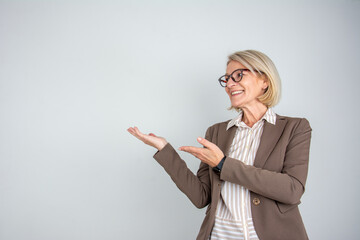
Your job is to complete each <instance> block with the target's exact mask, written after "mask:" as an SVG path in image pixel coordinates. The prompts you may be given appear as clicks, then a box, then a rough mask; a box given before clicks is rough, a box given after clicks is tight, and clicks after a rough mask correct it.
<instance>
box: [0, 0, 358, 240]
mask: <svg viewBox="0 0 360 240" xmlns="http://www.w3.org/2000/svg"><path fill="white" fill-rule="evenodd" d="M359 24H360V1H238V0H237V1H205V0H203V1H190V0H189V1H165V0H164V1H160V0H158V1H130V0H129V1H77V0H75V1H55V0H54V1H3V0H1V1H0V239H1V240H47V239H52V240H56V239H74V240H75V239H88V240H91V239H109V240H110V239H179V240H180V239H181V240H182V239H195V237H196V235H197V233H198V230H199V228H200V225H201V222H202V220H203V218H204V216H205V213H204V209H203V210H198V209H197V208H196V207H194V206H193V205H192V204H191V203H190V201H189V200H188V199H187V198H186V196H185V195H183V194H182V193H181V192H180V191H179V190H178V189H177V188H176V186H175V184H174V183H173V182H172V181H171V179H170V178H169V176H168V175H167V174H166V173H165V172H164V170H163V169H162V168H161V167H160V165H158V164H157V162H156V161H155V160H154V159H153V158H152V156H153V154H154V153H155V152H156V151H155V149H153V148H151V147H148V146H145V145H144V144H142V143H141V142H139V141H138V140H137V139H136V138H134V137H133V136H131V135H130V134H129V133H128V132H127V131H126V129H127V128H128V127H130V126H138V127H139V128H140V130H142V131H144V132H154V133H156V134H157V135H160V136H164V137H166V139H167V140H168V141H169V142H171V144H172V145H173V146H175V147H179V146H182V145H195V146H199V145H198V144H197V143H196V138H197V137H198V136H204V134H205V131H206V129H207V128H208V127H209V126H211V125H212V124H214V123H216V122H220V121H225V120H228V119H230V118H233V117H235V116H236V112H234V111H228V110H227V107H229V105H230V102H229V99H228V97H227V95H226V94H225V91H224V89H222V88H221V87H220V85H219V83H218V82H217V79H218V77H219V76H220V75H223V74H224V72H225V66H226V60H227V55H229V54H231V53H232V52H234V51H238V50H244V49H257V50H260V51H262V52H264V53H266V54H267V55H268V56H269V57H270V58H271V59H272V60H273V61H274V63H275V65H276V66H277V68H278V71H279V73H280V76H281V78H282V99H281V101H280V103H279V105H277V106H276V107H275V108H274V110H275V112H276V113H278V114H280V115H287V116H294V117H306V118H307V119H308V120H309V121H310V124H311V126H312V128H313V135H312V143H311V154H310V168H309V176H308V181H307V188H306V192H305V194H304V196H303V198H302V204H301V205H300V209H301V212H302V216H303V220H304V223H305V226H306V228H307V231H308V235H309V237H310V239H327V240H329V239H356V238H358V237H359V235H360V230H359V227H358V226H359V224H360V221H359V220H360V217H359V216H360V208H359V204H358V200H359V198H360V184H359V180H358V178H359V177H358V176H359V174H358V171H359V167H360V163H359V162H360V161H359V160H360V159H359V157H358V152H357V150H358V149H359V147H360V138H359V134H360V127H359V123H358V122H359V109H358V102H359V100H360V97H359V94H358V90H359V88H360V83H359V82H360V77H359V71H358V70H359V63H360V48H359V43H360V27H359ZM180 154H181V156H183V158H184V159H185V161H186V162H187V164H188V166H189V168H190V169H192V170H193V171H196V170H197V167H198V165H199V160H198V159H196V158H194V157H192V156H191V155H188V154H185V153H180Z"/></svg>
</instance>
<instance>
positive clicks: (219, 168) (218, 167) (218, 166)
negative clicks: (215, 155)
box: [213, 155, 226, 173]
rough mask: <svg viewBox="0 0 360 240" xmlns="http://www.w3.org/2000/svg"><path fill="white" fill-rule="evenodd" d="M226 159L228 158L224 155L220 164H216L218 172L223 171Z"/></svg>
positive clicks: (215, 169) (215, 168)
mask: <svg viewBox="0 0 360 240" xmlns="http://www.w3.org/2000/svg"><path fill="white" fill-rule="evenodd" d="M225 159H226V156H225V155H224V157H223V158H222V159H221V160H220V162H219V164H218V165H216V166H215V167H213V170H214V171H215V172H217V173H220V172H221V169H222V167H223V165H224V162H225Z"/></svg>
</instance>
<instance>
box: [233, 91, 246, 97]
mask: <svg viewBox="0 0 360 240" xmlns="http://www.w3.org/2000/svg"><path fill="white" fill-rule="evenodd" d="M243 92H244V90H241V91H234V92H231V96H234V95H238V94H241V93H243Z"/></svg>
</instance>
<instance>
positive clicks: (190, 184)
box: [154, 144, 211, 208]
mask: <svg viewBox="0 0 360 240" xmlns="http://www.w3.org/2000/svg"><path fill="white" fill-rule="evenodd" d="M154 158H155V159H156V161H158V163H159V164H160V165H161V166H162V167H163V168H164V169H165V171H166V172H167V173H168V174H169V175H170V177H171V179H172V180H173V181H174V183H175V184H176V186H177V187H178V188H179V189H180V190H181V191H182V192H183V193H185V195H186V196H187V197H188V198H189V199H190V201H191V202H192V203H193V204H194V205H195V206H196V207H197V208H203V207H205V206H206V205H208V204H209V202H210V198H211V186H210V178H209V166H208V165H207V164H205V163H200V167H199V170H198V171H197V174H196V176H195V175H194V173H193V172H191V171H190V169H188V167H187V166H186V163H185V162H184V160H182V159H181V158H180V156H179V154H178V153H177V152H176V151H175V149H174V148H173V147H172V146H171V145H170V144H167V145H166V146H165V147H164V148H163V149H162V150H161V151H158V152H157V153H156V154H155V155H154Z"/></svg>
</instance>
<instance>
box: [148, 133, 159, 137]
mask: <svg viewBox="0 0 360 240" xmlns="http://www.w3.org/2000/svg"><path fill="white" fill-rule="evenodd" d="M149 135H150V136H152V137H157V136H156V135H155V134H153V133H149Z"/></svg>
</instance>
